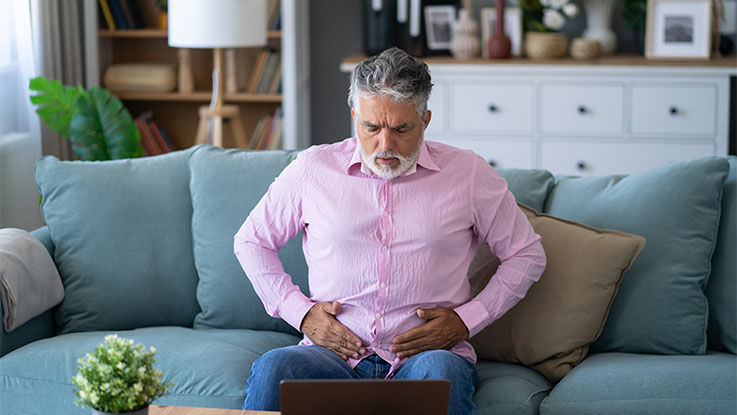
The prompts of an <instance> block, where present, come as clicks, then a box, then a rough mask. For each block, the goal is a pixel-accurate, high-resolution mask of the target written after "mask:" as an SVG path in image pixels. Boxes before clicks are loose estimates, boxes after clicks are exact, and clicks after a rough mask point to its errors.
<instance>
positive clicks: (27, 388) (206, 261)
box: [0, 146, 737, 415]
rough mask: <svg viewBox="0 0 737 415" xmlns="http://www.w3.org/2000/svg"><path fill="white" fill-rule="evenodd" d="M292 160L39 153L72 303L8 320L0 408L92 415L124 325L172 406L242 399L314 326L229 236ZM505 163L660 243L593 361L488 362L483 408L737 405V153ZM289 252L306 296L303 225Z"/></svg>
mask: <svg viewBox="0 0 737 415" xmlns="http://www.w3.org/2000/svg"><path fill="white" fill-rule="evenodd" d="M296 154H297V152H293V151H267V152H252V151H242V150H223V149H219V148H215V147H211V146H197V147H193V148H191V149H188V150H184V151H179V152H174V153H169V154H166V155H162V156H156V157H149V158H142V159H135V160H118V161H110V162H61V161H59V160H57V159H55V158H53V157H45V158H42V159H41V160H39V161H38V162H37V164H36V182H37V184H38V187H39V189H40V191H41V193H42V194H43V203H42V210H43V215H44V218H45V220H46V223H47V226H46V227H43V228H41V229H37V230H35V231H34V232H32V234H33V235H34V236H35V237H36V238H37V239H38V240H39V241H41V242H42V243H43V245H44V246H45V247H46V248H47V249H48V251H49V253H50V254H51V256H52V258H53V259H54V262H55V264H56V265H57V268H58V270H59V273H60V275H61V277H62V281H63V284H64V287H65V298H64V300H63V301H62V303H61V304H59V305H58V306H56V307H54V308H53V309H51V310H48V311H46V312H44V313H43V314H41V315H39V316H38V317H36V318H34V319H32V320H30V321H28V322H27V323H25V324H24V325H22V326H21V327H19V328H17V329H16V330H14V331H12V332H5V331H0V356H1V357H0V414H2V415H19V414H77V413H79V414H84V413H89V409H86V408H78V407H76V406H75V405H74V400H75V397H74V395H73V392H72V390H73V386H72V383H71V378H72V377H73V376H74V374H75V373H76V360H77V358H79V357H80V356H83V355H84V354H85V353H87V352H89V351H91V350H92V349H93V348H94V346H95V345H97V344H98V343H100V342H101V341H102V339H103V337H104V336H105V335H106V334H108V333H113V332H114V333H118V334H119V335H120V336H122V337H127V338H132V339H134V340H135V341H136V342H137V343H143V344H145V345H146V346H155V347H156V348H157V350H158V352H157V355H156V366H157V367H158V368H159V369H161V370H162V371H163V372H164V374H165V379H166V380H168V381H172V382H174V384H175V385H176V386H175V387H174V388H173V389H172V391H171V393H170V394H169V395H167V396H165V397H163V398H161V399H159V400H158V401H157V403H158V404H163V405H184V406H200V407H220V408H240V406H241V404H242V402H243V394H244V389H245V382H246V379H247V377H248V373H249V370H250V367H251V364H252V362H253V361H254V360H255V359H256V358H258V357H259V356H260V355H261V354H263V353H264V352H266V351H268V350H270V349H273V348H276V347H282V346H287V345H292V344H296V343H297V342H298V341H299V339H300V336H299V335H298V333H297V332H296V331H294V330H293V329H292V328H291V327H289V326H288V325H287V324H285V323H284V322H282V321H280V320H277V319H273V318H271V317H269V316H268V315H267V314H266V312H265V311H264V309H263V306H262V305H261V302H260V301H259V300H258V298H257V297H256V295H255V293H254V292H253V289H252V288H251V285H250V283H249V282H248V280H247V278H246V277H245V275H243V272H242V270H241V269H240V267H239V265H238V263H237V260H236V258H235V256H234V255H233V254H232V244H233V240H232V237H233V235H234V234H235V232H236V230H237V229H238V227H239V226H240V224H241V223H242V221H243V220H244V219H245V217H246V216H247V215H248V212H249V211H250V209H251V208H252V207H253V206H254V205H255V204H256V202H257V201H258V200H259V199H260V197H261V196H262V195H263V194H264V193H265V191H266V189H267V188H268V185H269V184H270V183H271V182H272V181H273V180H274V178H275V177H276V176H277V175H278V174H279V172H280V171H281V170H282V169H283V168H284V167H285V166H286V165H287V164H289V162H291V160H293V159H294V158H295V157H296ZM500 173H501V174H502V176H504V177H505V178H506V179H507V180H508V182H509V185H510V189H511V190H512V192H513V193H514V194H515V196H516V197H517V199H518V200H519V201H520V202H523V203H525V204H527V205H529V206H532V207H534V208H536V209H538V210H540V211H545V212H548V213H550V214H552V215H556V216H560V217H566V218H568V219H572V220H576V221H579V222H584V223H587V224H590V225H592V226H596V227H601V228H609V229H619V230H621V231H624V232H630V233H637V234H641V235H643V236H645V237H646V238H647V244H646V247H645V249H644V250H643V251H642V253H641V254H640V256H639V257H638V259H637V261H636V262H635V264H634V265H633V267H632V268H631V269H630V270H629V271H628V272H627V273H626V274H625V275H624V278H623V281H622V284H621V286H620V289H619V293H618V294H617V296H616V298H615V301H614V303H613V305H612V308H611V312H610V314H609V317H608V319H607V322H606V325H605V326H604V330H603V332H602V334H601V336H600V337H599V339H598V340H597V341H596V342H595V343H594V344H593V345H592V346H591V349H590V353H589V355H588V357H587V358H586V359H584V360H583V362H582V363H581V364H580V365H578V366H576V367H575V368H573V370H572V371H571V372H570V373H569V374H568V375H566V376H565V377H564V378H563V379H562V380H561V381H560V382H559V383H557V384H556V385H552V384H551V383H550V382H548V380H546V378H545V377H543V376H542V375H540V374H539V373H537V372H535V371H534V370H532V369H529V368H527V367H524V366H522V365H519V364H513V363H502V362H492V361H483V360H482V361H479V362H478V365H477V367H478V372H479V376H478V379H479V381H478V389H477V393H476V396H475V398H474V399H475V402H476V405H477V407H478V409H477V414H480V415H483V414H537V413H541V414H551V415H552V414H567V415H571V414H623V413H626V414H668V415H673V414H734V413H736V412H737V405H736V400H737V379H736V378H737V356H736V355H735V352H736V336H735V332H736V331H737V323H736V322H735V319H736V317H737V313H736V312H735V310H736V309H737V304H735V292H736V291H737V258H736V257H737V242H736V239H737V220H736V217H737V204H736V202H737V193H736V190H737V189H736V187H737V184H736V181H737V159H736V158H734V157H730V158H728V159H727V158H711V159H703V160H697V161H692V162H686V163H678V164H674V165H671V166H667V167H663V168H660V169H655V170H653V171H651V172H646V173H642V174H638V175H632V176H626V177H625V176H609V177H596V178H574V177H555V178H554V177H553V176H552V175H551V174H550V173H548V172H546V171H540V170H518V169H506V170H505V169H500ZM280 257H281V258H282V261H283V263H284V265H285V269H286V271H287V272H289V273H290V274H291V275H292V276H293V278H294V280H295V281H296V282H297V283H298V284H299V285H300V287H301V288H302V289H303V290H304V291H305V292H306V291H307V267H306V265H305V262H304V258H303V256H302V252H301V235H298V236H297V237H295V238H294V239H293V240H291V241H290V242H289V243H288V244H287V245H286V246H285V247H284V248H283V249H282V250H281V251H280ZM540 341H546V339H540Z"/></svg>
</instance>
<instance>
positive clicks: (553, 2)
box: [519, 0, 579, 32]
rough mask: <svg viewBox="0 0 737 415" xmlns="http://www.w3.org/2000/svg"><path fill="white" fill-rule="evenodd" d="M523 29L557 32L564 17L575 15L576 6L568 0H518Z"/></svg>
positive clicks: (577, 11)
mask: <svg viewBox="0 0 737 415" xmlns="http://www.w3.org/2000/svg"><path fill="white" fill-rule="evenodd" d="M519 5H520V7H521V8H522V15H523V20H524V26H525V30H527V31H530V32H557V31H558V30H560V29H561V28H562V27H563V24H565V21H566V18H573V17H576V16H577V15H578V13H579V10H578V6H577V5H576V4H575V3H573V2H572V1H570V0H520V2H519Z"/></svg>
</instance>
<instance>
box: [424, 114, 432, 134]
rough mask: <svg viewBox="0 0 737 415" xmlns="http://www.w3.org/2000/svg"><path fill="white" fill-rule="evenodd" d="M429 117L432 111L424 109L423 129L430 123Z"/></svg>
mask: <svg viewBox="0 0 737 415" xmlns="http://www.w3.org/2000/svg"><path fill="white" fill-rule="evenodd" d="M430 118H432V111H430V110H427V111H425V120H424V121H425V129H427V126H428V125H429V124H430Z"/></svg>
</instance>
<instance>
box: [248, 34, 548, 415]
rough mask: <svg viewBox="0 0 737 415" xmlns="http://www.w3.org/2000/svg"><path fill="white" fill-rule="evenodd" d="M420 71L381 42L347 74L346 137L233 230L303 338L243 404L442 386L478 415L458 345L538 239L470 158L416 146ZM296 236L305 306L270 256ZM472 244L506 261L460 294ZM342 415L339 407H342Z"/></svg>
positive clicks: (286, 175)
mask: <svg viewBox="0 0 737 415" xmlns="http://www.w3.org/2000/svg"><path fill="white" fill-rule="evenodd" d="M431 88H432V83H431V82H430V74H429V72H428V68H427V65H425V64H424V63H423V62H422V61H420V60H418V59H415V58H413V57H411V56H409V55H408V54H406V53H405V52H403V51H401V50H399V49H397V48H392V49H388V50H386V51H384V52H382V53H381V54H380V55H377V56H374V57H370V58H367V59H366V60H364V61H363V62H361V63H360V64H359V65H358V66H357V67H356V68H355V69H354V71H353V74H352V76H351V86H350V96H349V105H350V106H351V115H352V117H353V120H354V122H355V125H356V137H354V138H349V139H346V140H344V141H342V142H339V143H336V144H331V145H321V146H313V147H311V148H309V149H307V150H305V151H303V152H302V153H301V154H300V155H299V156H298V157H297V159H296V160H295V161H294V162H293V163H291V164H290V165H289V166H287V167H286V168H285V169H284V171H283V172H282V173H281V174H280V175H279V177H278V178H277V179H276V180H275V181H274V183H272V185H271V186H270V187H269V190H268V192H267V194H266V195H265V196H264V197H263V198H262V199H261V201H260V202H259V203H258V205H257V206H256V207H255V208H254V210H253V211H252V212H251V214H250V215H249V216H248V218H247V219H246V221H245V222H244V224H243V226H242V227H241V229H240V230H239V231H238V233H237V234H236V236H235V245H234V247H235V253H236V255H237V257H238V260H239V261H240V263H241V265H242V267H243V269H244V271H245V272H246V274H247V275H248V278H249V279H250V280H251V282H252V283H253V286H254V289H255V290H256V293H257V294H258V295H259V297H260V298H261V300H262V301H263V303H264V306H265V308H266V310H267V312H268V313H269V314H270V315H271V316H274V317H280V318H283V319H284V320H285V321H287V322H288V323H289V324H290V325H292V326H293V327H294V328H296V329H297V330H299V331H301V332H302V333H304V335H305V336H304V339H303V340H302V342H301V343H300V345H298V346H292V347H285V348H281V349H275V350H272V351H269V352H268V353H266V354H264V355H263V356H262V357H261V358H259V359H258V360H257V361H256V362H254V365H253V367H252V369H251V375H250V377H249V379H248V383H247V387H246V400H245V403H244V409H252V410H278V407H279V393H278V385H279V382H280V381H281V380H283V379H288V378H292V379H293V378H308V379H332V378H335V379H363V378H390V377H391V378H394V379H428V378H429V379H433V378H435V379H448V380H449V381H450V383H451V396H450V411H449V413H451V414H470V413H473V408H474V404H473V401H472V397H473V394H474V391H475V387H476V369H475V366H474V363H475V361H476V355H475V353H474V350H473V347H472V346H471V345H470V344H469V343H468V341H467V340H468V339H469V338H470V337H471V336H473V335H475V334H476V333H478V332H479V331H481V329H483V328H484V327H486V326H487V325H489V324H490V323H491V322H493V321H494V320H496V319H497V318H499V317H500V316H501V315H502V314H504V313H505V312H506V311H507V310H509V309H510V308H511V307H512V306H513V305H514V304H516V303H517V302H518V301H519V300H520V299H521V298H523V297H524V295H525V293H526V292H527V290H528V288H529V287H530V286H531V285H532V284H533V283H534V282H535V281H537V280H538V279H539V277H540V274H542V271H543V269H544V267H545V254H544V252H543V249H542V245H541V244H540V237H539V236H538V235H536V234H535V233H534V231H533V230H532V227H531V226H530V224H529V222H528V221H527V219H526V218H525V215H524V214H523V213H522V212H521V211H520V210H519V209H518V208H517V205H516V202H515V200H514V197H513V196H512V194H511V193H510V192H509V191H508V190H507V184H506V182H505V181H504V179H502V178H501V177H499V175H498V174H497V173H496V171H495V170H494V169H493V168H492V167H491V166H489V165H488V164H487V163H486V162H485V161H484V160H483V159H482V158H481V157H479V156H477V155H475V154H473V153H472V152H470V151H464V150H459V149H456V148H453V147H450V146H446V145H443V144H440V143H434V142H425V141H424V140H423V134H424V130H425V128H427V125H428V123H429V122H430V117H431V112H430V111H429V110H428V109H427V100H428V98H429V96H430V90H431ZM300 230H302V231H304V237H303V241H302V242H303V244H302V246H303V250H304V254H305V259H306V261H307V265H308V268H309V283H310V297H309V298H308V297H306V296H305V295H304V294H302V292H301V291H300V290H299V288H298V287H297V286H295V285H294V284H293V283H292V280H291V278H290V276H289V275H287V274H285V273H284V270H283V268H282V265H281V263H280V262H279V258H278V256H277V251H278V250H279V249H280V248H281V247H282V246H283V245H284V244H285V243H286V242H287V241H288V240H289V239H290V238H291V237H293V236H294V235H296V234H297V233H298V232H299V231H300ZM478 238H482V239H483V240H484V241H486V242H487V243H489V245H490V246H491V248H492V250H493V252H494V253H495V254H496V255H497V256H498V257H499V258H500V260H501V265H500V266H499V269H498V270H497V273H496V274H495V275H494V277H493V278H492V279H491V281H490V282H489V284H488V285H487V286H486V288H485V289H484V290H483V291H482V292H481V293H479V294H478V295H477V296H476V297H475V298H470V286H469V283H468V281H467V279H466V273H467V271H468V267H469V265H470V263H471V260H472V259H473V256H474V253H475V251H476V247H477V244H478ZM348 412H349V411H348Z"/></svg>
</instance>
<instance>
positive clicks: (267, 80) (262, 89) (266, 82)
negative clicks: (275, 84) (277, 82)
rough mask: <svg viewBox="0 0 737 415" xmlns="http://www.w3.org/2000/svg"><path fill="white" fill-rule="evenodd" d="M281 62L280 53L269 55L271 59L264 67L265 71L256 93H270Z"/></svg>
mask: <svg viewBox="0 0 737 415" xmlns="http://www.w3.org/2000/svg"><path fill="white" fill-rule="evenodd" d="M280 60H281V56H280V54H279V53H277V52H271V53H269V58H268V60H267V61H266V64H265V65H264V71H263V73H262V74H261V79H260V80H259V83H258V86H257V87H256V91H255V92H256V93H258V94H264V93H266V92H268V91H269V86H271V80H272V79H273V78H274V73H275V72H276V67H277V65H278V64H279V61H280Z"/></svg>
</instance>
